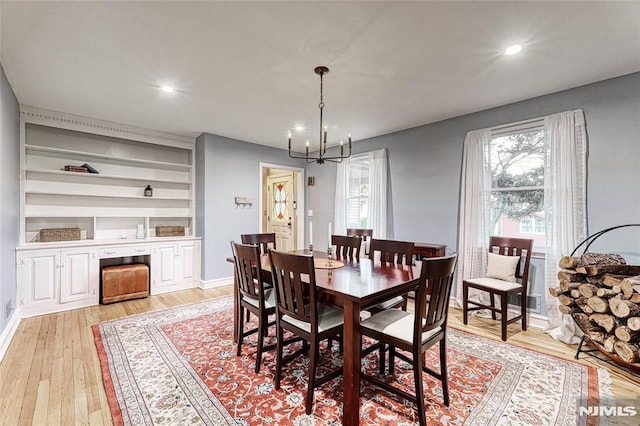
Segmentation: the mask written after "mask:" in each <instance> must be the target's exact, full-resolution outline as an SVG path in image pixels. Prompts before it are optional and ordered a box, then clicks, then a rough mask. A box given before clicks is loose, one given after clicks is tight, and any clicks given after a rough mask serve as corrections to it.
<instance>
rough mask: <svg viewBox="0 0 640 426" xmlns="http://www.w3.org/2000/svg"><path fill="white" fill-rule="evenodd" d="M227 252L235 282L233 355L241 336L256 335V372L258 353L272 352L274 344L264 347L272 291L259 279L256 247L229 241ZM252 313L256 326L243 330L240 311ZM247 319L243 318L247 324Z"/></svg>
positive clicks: (273, 302) (272, 310)
mask: <svg viewBox="0 0 640 426" xmlns="http://www.w3.org/2000/svg"><path fill="white" fill-rule="evenodd" d="M231 250H232V252H233V260H234V263H235V273H236V279H237V282H238V313H237V315H238V316H237V324H238V331H237V334H238V344H237V349H236V355H237V356H240V353H241V348H242V341H243V340H244V338H245V337H247V336H249V335H251V334H253V333H256V332H257V333H258V349H257V354H256V367H255V372H256V373H259V372H260V364H261V362H262V353H263V352H264V351H268V350H271V349H275V345H268V346H264V341H265V339H266V337H267V336H268V329H269V327H270V326H272V325H274V324H275V321H272V322H269V316H270V315H274V314H275V313H276V297H275V292H274V291H273V289H272V288H270V289H266V288H265V286H264V285H263V282H262V278H261V276H260V270H261V268H260V252H259V251H258V250H259V249H258V246H257V245H245V244H237V243H235V242H233V241H231ZM245 310H246V311H248V312H251V313H253V314H254V315H255V316H256V317H257V318H258V327H257V328H254V329H250V330H247V331H245V330H244V312H245ZM248 320H249V318H248V315H247V321H248Z"/></svg>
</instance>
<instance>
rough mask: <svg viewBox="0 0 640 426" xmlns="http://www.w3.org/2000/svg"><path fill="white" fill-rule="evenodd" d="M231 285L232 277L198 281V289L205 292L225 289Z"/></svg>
mask: <svg viewBox="0 0 640 426" xmlns="http://www.w3.org/2000/svg"><path fill="white" fill-rule="evenodd" d="M228 285H233V277H224V278H216V279H215V280H207V281H205V280H200V288H202V289H203V290H207V289H210V288H218V287H225V286H228Z"/></svg>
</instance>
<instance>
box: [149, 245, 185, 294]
mask: <svg viewBox="0 0 640 426" xmlns="http://www.w3.org/2000/svg"><path fill="white" fill-rule="evenodd" d="M179 255H180V252H179V251H178V245H177V244H163V245H157V246H156V247H154V248H153V251H152V256H151V292H152V293H153V294H157V293H163V292H167V291H172V290H174V289H175V287H176V286H177V285H178V284H179V282H180V280H179V277H180V273H179V271H178V269H179V266H180V262H179V261H178V259H177V258H178V257H179Z"/></svg>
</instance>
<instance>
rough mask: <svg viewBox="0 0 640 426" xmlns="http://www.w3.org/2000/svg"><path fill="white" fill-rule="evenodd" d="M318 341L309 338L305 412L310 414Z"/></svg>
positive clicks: (314, 384)
mask: <svg viewBox="0 0 640 426" xmlns="http://www.w3.org/2000/svg"><path fill="white" fill-rule="evenodd" d="M318 343H319V342H317V341H316V340H315V339H313V338H312V340H311V351H310V352H311V353H310V354H309V355H310V362H309V384H308V386H307V399H306V403H305V413H307V414H311V409H312V408H313V390H314V389H315V387H316V362H317V359H318V358H319V357H320V353H319V350H320V348H319V345H318Z"/></svg>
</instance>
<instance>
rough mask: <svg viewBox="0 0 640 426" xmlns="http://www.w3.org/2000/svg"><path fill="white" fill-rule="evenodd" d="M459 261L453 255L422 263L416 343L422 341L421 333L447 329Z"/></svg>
mask: <svg viewBox="0 0 640 426" xmlns="http://www.w3.org/2000/svg"><path fill="white" fill-rule="evenodd" d="M457 259H458V255H457V254H452V255H450V256H446V257H432V258H426V259H424V260H423V261H422V270H421V272H420V281H419V284H418V289H417V291H416V301H415V313H416V315H415V317H416V324H415V326H414V330H416V332H415V333H416V335H415V336H414V341H415V342H420V341H421V338H420V334H421V333H424V332H426V331H429V330H432V329H434V328H437V327H443V328H444V327H446V321H447V314H448V311H449V302H450V301H449V297H450V296H451V288H452V287H453V275H454V273H455V269H456V263H457ZM427 300H428V302H427Z"/></svg>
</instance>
